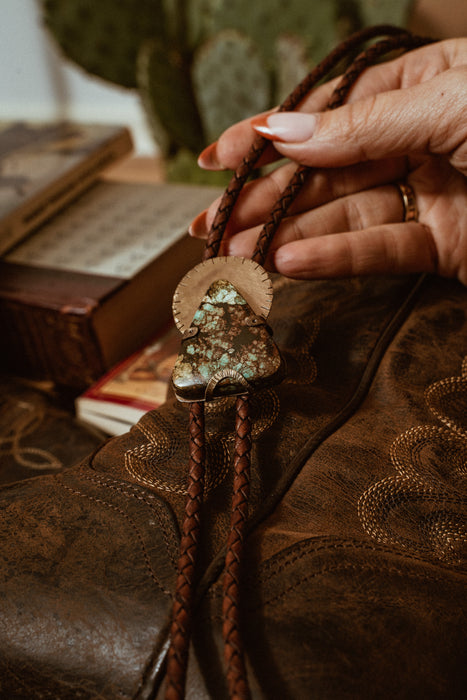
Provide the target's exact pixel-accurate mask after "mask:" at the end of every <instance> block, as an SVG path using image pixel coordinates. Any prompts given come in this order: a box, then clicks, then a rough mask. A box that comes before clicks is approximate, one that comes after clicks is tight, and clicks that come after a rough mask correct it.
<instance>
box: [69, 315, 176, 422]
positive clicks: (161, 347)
mask: <svg viewBox="0 0 467 700" xmlns="http://www.w3.org/2000/svg"><path fill="white" fill-rule="evenodd" d="M180 338H181V336H180V332H179V331H178V330H177V328H175V326H174V325H173V323H170V324H169V325H168V326H167V327H166V328H164V329H162V330H161V331H160V332H159V333H158V334H157V336H156V337H155V338H153V339H152V340H151V341H150V342H149V343H147V344H146V345H145V346H143V348H142V349H140V350H139V351H137V352H135V353H133V354H132V355H130V357H128V358H127V359H126V360H124V361H122V362H120V363H119V364H117V365H116V366H115V367H113V368H112V369H111V370H110V371H109V372H107V373H106V374H105V375H104V376H103V377H102V378H101V379H99V380H98V381H97V382H96V383H95V384H93V385H92V386H91V387H89V388H88V389H87V390H86V391H84V392H83V393H82V394H81V395H80V396H78V397H77V398H76V400H75V409H76V417H77V419H78V420H79V421H80V422H82V423H85V424H89V425H92V426H95V427H97V428H100V429H101V430H103V431H104V432H106V433H107V434H109V435H121V434H122V433H124V432H126V431H127V430H129V428H130V427H131V426H132V425H134V424H135V423H136V422H137V421H138V420H139V419H140V418H141V417H142V416H143V415H144V414H145V413H147V411H151V410H153V409H155V408H158V406H160V405H161V404H162V403H164V401H165V399H166V396H167V390H168V386H169V382H170V378H171V376H172V370H173V366H174V364H175V360H176V358H177V355H178V351H179V346H180Z"/></svg>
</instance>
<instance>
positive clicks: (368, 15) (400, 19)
mask: <svg viewBox="0 0 467 700" xmlns="http://www.w3.org/2000/svg"><path fill="white" fill-rule="evenodd" d="M413 4H414V0H357V6H358V7H359V9H360V16H361V18H362V22H363V24H364V25H365V26H370V25H372V24H395V25H397V26H400V27H404V26H405V25H406V24H407V21H408V18H409V13H410V10H411V9H412V6H413Z"/></svg>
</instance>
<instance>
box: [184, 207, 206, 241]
mask: <svg viewBox="0 0 467 700" xmlns="http://www.w3.org/2000/svg"><path fill="white" fill-rule="evenodd" d="M207 213H208V210H207V209H205V210H204V211H202V212H201V214H198V216H197V217H196V218H195V219H193V221H192V222H191V224H190V226H189V227H188V233H189V234H190V236H193V238H204V237H205V236H206V233H207V228H206V215H207Z"/></svg>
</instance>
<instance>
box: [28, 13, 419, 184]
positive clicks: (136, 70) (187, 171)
mask: <svg viewBox="0 0 467 700" xmlns="http://www.w3.org/2000/svg"><path fill="white" fill-rule="evenodd" d="M412 2H413V0H326V1H324V0H264V1H263V0H261V1H260V0H119V1H118V2H115V0H99V1H98V2H96V1H95V0H42V5H43V14H44V20H45V23H46V26H47V27H48V28H49V30H50V31H51V33H52V34H53V35H54V37H55V38H56V40H57V42H58V44H59V46H60V47H61V49H62V51H63V53H64V54H65V56H66V57H68V58H69V59H71V60H72V61H74V62H75V63H77V64H79V65H80V66H81V67H82V68H84V69H85V70H86V71H88V72H89V73H91V74H93V75H96V76H99V77H100V78H102V79H104V80H107V81H111V82H113V83H117V84H119V85H122V86H124V87H127V88H137V89H138V91H139V93H140V95H141V99H142V103H143V106H144V108H145V110H146V112H147V114H148V120H149V123H150V125H151V127H152V130H153V134H154V138H155V140H156V142H157V143H158V145H159V147H160V149H161V151H162V153H163V154H164V155H165V157H166V159H167V162H168V164H169V167H168V172H169V173H173V176H174V177H178V178H180V177H182V178H183V179H190V178H191V177H192V176H193V175H192V174H193V173H194V172H195V171H196V163H195V155H196V154H197V153H198V152H199V151H200V150H201V149H202V148H203V147H204V146H205V145H207V143H209V142H210V141H211V140H213V139H215V138H217V136H218V135H219V133H220V132H221V131H222V130H224V129H225V128H226V127H227V126H229V125H230V124H232V123H233V122H235V121H237V120H239V119H243V118H245V117H247V116H249V115H251V114H254V113H256V112H258V111H262V110H265V109H268V108H270V107H272V106H273V105H274V104H276V103H277V102H278V101H281V100H282V99H283V97H284V96H285V94H287V93H288V92H289V91H290V90H291V89H292V88H293V87H294V85H295V83H296V82H298V80H299V79H301V78H302V77H303V75H304V74H305V73H306V72H308V71H309V70H310V69H311V68H312V67H313V65H315V64H316V62H317V61H318V60H319V59H321V58H322V57H323V56H324V55H325V54H326V53H327V52H328V51H329V50H330V48H331V47H332V46H333V45H334V44H335V43H336V42H337V41H338V40H339V39H341V38H343V37H344V36H346V35H347V34H348V33H349V32H350V31H354V30H355V29H358V28H360V27H362V26H366V25H368V24H374V23H381V22H391V23H393V24H399V25H400V26H404V24H405V23H406V21H407V18H408V13H409V10H410V7H411V5H412ZM172 166H173V167H172ZM181 173H182V174H181Z"/></svg>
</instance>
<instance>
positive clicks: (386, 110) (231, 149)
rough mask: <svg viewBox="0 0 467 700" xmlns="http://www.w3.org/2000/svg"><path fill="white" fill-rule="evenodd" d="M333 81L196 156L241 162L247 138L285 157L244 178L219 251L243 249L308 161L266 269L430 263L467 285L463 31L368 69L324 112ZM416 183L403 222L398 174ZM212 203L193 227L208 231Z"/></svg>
mask: <svg viewBox="0 0 467 700" xmlns="http://www.w3.org/2000/svg"><path fill="white" fill-rule="evenodd" d="M335 85H336V81H332V82H330V83H327V84H325V85H323V86H321V87H319V88H317V89H316V90H314V91H313V92H312V94H311V95H310V97H309V98H308V99H307V100H306V101H304V103H303V104H302V105H301V108H300V112H293V113H290V112H289V113H285V112H282V113H273V112H270V113H267V114H264V115H261V116H259V117H255V118H252V119H251V120H246V121H244V122H240V123H238V124H236V125H234V126H233V127H231V128H230V129H228V130H227V131H226V132H224V134H222V136H221V137H220V138H219V140H218V141H217V142H216V143H215V144H212V145H211V146H209V147H208V148H207V149H206V150H205V151H204V152H203V153H202V154H201V156H200V161H199V162H200V165H201V166H202V167H205V168H208V169H223V168H236V167H237V165H238V164H239V163H240V161H241V159H242V157H243V156H244V155H245V153H246V151H247V150H248V147H249V145H250V143H251V142H252V140H253V138H254V137H255V136H256V133H255V132H258V133H261V134H262V135H263V136H265V137H266V138H268V139H269V140H270V141H271V147H270V148H269V149H268V151H267V152H266V153H265V156H263V162H266V161H272V160H274V159H277V158H278V157H281V156H285V157H286V158H288V159H289V161H290V162H288V163H286V164H285V165H281V166H280V167H278V168H276V169H275V170H274V171H273V172H271V173H269V174H268V175H265V176H264V177H262V178H259V179H258V180H256V181H254V182H252V183H249V184H248V185H246V186H245V187H244V189H243V191H242V193H241V195H240V198H239V200H238V202H237V205H236V207H235V209H234V212H233V215H232V217H231V220H230V221H229V225H228V228H227V231H226V240H225V242H224V243H223V248H222V254H227V255H240V256H245V257H249V256H250V255H251V253H252V251H253V249H254V246H255V242H256V239H257V236H258V234H259V231H260V230H261V227H262V224H263V223H264V221H265V219H266V217H267V216H268V214H269V212H270V210H271V208H272V206H273V204H274V202H275V201H276V199H277V198H278V196H279V194H280V192H281V191H282V190H283V189H284V187H285V186H286V184H287V182H288V180H289V178H290V177H291V175H292V173H293V171H294V170H295V168H296V164H297V163H301V164H305V165H309V166H312V167H313V170H311V171H310V175H309V176H308V180H307V182H306V184H305V186H304V188H303V190H302V191H301V193H300V195H299V196H298V197H297V199H296V201H295V202H294V205H293V207H292V208H291V210H290V212H289V216H288V217H287V218H286V219H285V220H284V221H283V223H282V224H281V226H280V228H279V230H278V231H277V233H276V237H275V239H274V241H273V244H272V246H271V250H270V253H269V256H268V263H267V265H268V267H269V268H270V269H272V270H277V271H278V272H280V273H282V274H284V275H287V276H290V277H295V278H317V277H320V278H322V277H336V276H348V275H357V274H370V273H387V272H389V273H399V272H400V273H402V272H422V271H431V272H437V273H439V274H440V275H444V276H449V277H458V279H459V280H461V282H463V283H464V284H466V285H467V179H466V176H467V118H466V114H467V39H451V40H446V41H443V42H438V43H436V44H431V45H429V46H425V47H423V48H421V49H417V50H415V51H412V52H409V53H407V54H404V55H403V56H401V57H399V58H397V59H395V60H393V61H390V62H387V63H384V64H381V65H377V66H374V67H372V68H369V69H367V70H366V71H365V72H364V73H363V75H362V76H361V77H360V78H359V80H358V81H357V83H356V85H355V86H354V88H353V89H352V91H351V93H350V96H349V100H348V104H346V105H344V106H342V107H339V108H337V109H336V110H333V111H327V112H321V111H320V110H322V109H323V108H324V106H325V105H326V103H327V100H328V98H329V96H330V94H331V92H332V90H333V89H334V87H335ZM398 180H399V181H405V182H407V183H408V184H409V185H410V186H411V187H412V188H413V190H414V192H415V196H416V202H417V206H418V210H419V217H418V221H411V222H403V221H402V219H403V205H402V199H401V197H400V193H399V191H398V188H397V187H396V186H395V183H396V181H398ZM218 203H219V202H218V201H217V202H214V203H213V205H211V207H210V208H209V209H208V210H207V211H206V212H203V213H202V214H201V215H200V216H199V217H197V219H195V221H194V222H193V224H192V227H191V232H192V235H196V236H201V237H205V236H206V235H207V232H208V230H209V228H210V225H211V223H212V220H213V218H214V214H215V211H216V209H217V206H218Z"/></svg>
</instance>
